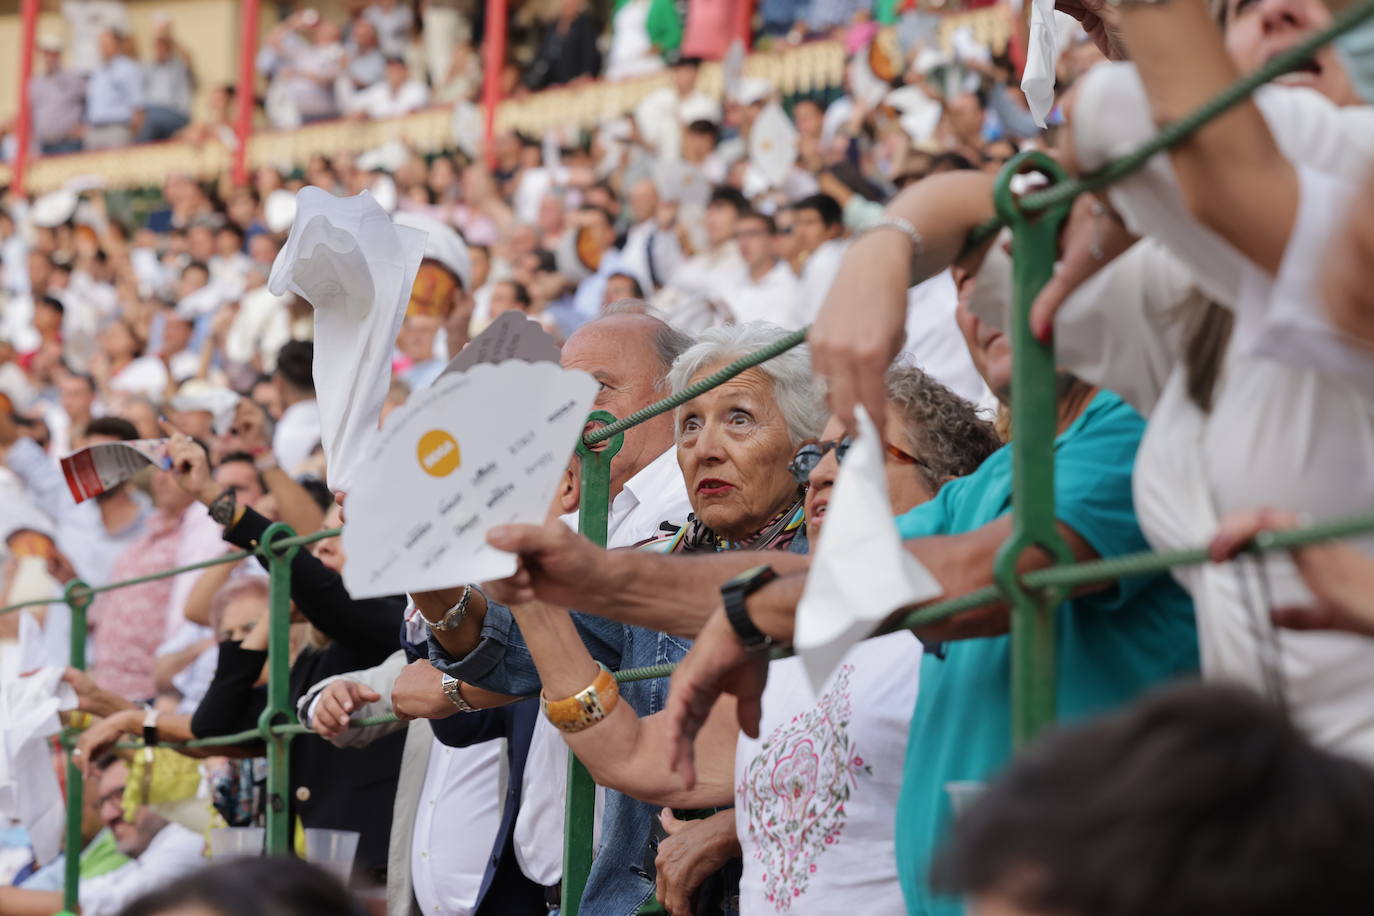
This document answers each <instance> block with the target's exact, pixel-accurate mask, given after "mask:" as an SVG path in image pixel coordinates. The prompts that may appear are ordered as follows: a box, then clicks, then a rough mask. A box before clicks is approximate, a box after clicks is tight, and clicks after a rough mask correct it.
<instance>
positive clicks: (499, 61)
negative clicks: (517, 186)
mask: <svg viewBox="0 0 1374 916" xmlns="http://www.w3.org/2000/svg"><path fill="white" fill-rule="evenodd" d="M482 50H483V51H484V52H485V54H484V55H483V56H484V58H485V61H484V62H483V67H484V71H485V72H484V73H483V76H482V116H483V119H484V123H483V127H482V150H483V154H484V158H485V159H486V162H487V168H488V169H490V170H492V171H495V170H496V143H495V142H494V141H495V136H496V107H497V105H499V104H500V103H501V69H502V68H503V67H504V66H505V63H506V0H487V22H486V34H485V35H484V36H483V37H482Z"/></svg>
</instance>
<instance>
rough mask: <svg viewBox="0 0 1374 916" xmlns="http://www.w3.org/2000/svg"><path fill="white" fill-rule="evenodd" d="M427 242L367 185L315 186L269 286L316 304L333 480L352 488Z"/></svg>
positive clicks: (319, 393)
mask: <svg viewBox="0 0 1374 916" xmlns="http://www.w3.org/2000/svg"><path fill="white" fill-rule="evenodd" d="M424 249H425V233H424V232H421V231H420V230H418V229H412V228H409V227H406V226H396V225H393V224H392V222H391V217H389V216H388V215H387V213H386V211H385V210H383V209H382V207H381V206H380V205H379V204H378V203H377V201H375V200H374V199H373V197H372V195H371V194H370V193H368V192H367V191H364V192H363V193H361V194H359V195H357V196H356V197H334V196H333V195H331V194H329V193H328V192H326V191H323V190H321V189H320V188H315V187H308V188H302V189H301V192H300V193H299V194H297V195H296V218H295V222H293V223H292V224H291V235H290V236H289V237H288V238H287V240H286V245H285V246H283V247H282V250H281V253H280V254H278V255H277V260H276V261H275V262H274V263H273V264H272V275H271V277H270V278H268V287H269V288H270V289H271V291H272V293H273V294H274V295H278V296H280V295H282V294H283V293H285V292H286V291H287V290H290V291H291V292H293V293H295V294H296V295H298V296H300V297H301V298H302V299H304V300H306V301H307V302H309V303H310V304H311V305H312V306H314V309H315V362H314V366H313V371H312V374H313V375H314V377H315V400H316V401H318V402H319V406H320V441H321V442H322V443H323V445H324V454H325V458H326V460H327V461H328V467H329V483H330V486H331V487H332V488H333V489H335V490H345V491H349V490H352V488H353V483H354V479H355V478H354V472H355V468H356V466H357V464H358V461H359V460H360V459H361V458H362V456H363V455H364V454H366V453H367V450H368V444H369V442H370V440H371V438H372V436H373V434H374V433H375V431H376V429H377V419H378V417H379V416H380V415H381V410H382V402H383V401H385V400H386V392H387V386H388V384H389V383H390V381H391V352H392V347H393V345H394V344H395V342H396V334H397V333H398V332H399V331H400V329H401V321H402V320H403V319H404V318H405V308H406V303H407V302H409V300H410V288H411V286H412V285H413V284H414V283H415V274H416V272H417V271H419V269H420V260H421V258H423V257H424Z"/></svg>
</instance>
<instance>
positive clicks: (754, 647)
mask: <svg viewBox="0 0 1374 916" xmlns="http://www.w3.org/2000/svg"><path fill="white" fill-rule="evenodd" d="M777 577H778V574H777V573H776V572H774V571H773V567H771V566H755V567H754V568H753V569H746V570H745V571H744V572H742V573H740V574H739V575H738V576H735V577H734V578H733V579H731V580H730V581H729V582H726V583H725V584H724V585H722V586H721V587H720V597H721V600H722V601H723V602H724V603H725V618H726V619H727V620H729V621H730V627H731V628H732V629H733V630H734V631H735V635H736V636H738V637H739V641H740V643H741V644H743V646H744V648H745V650H746V651H749V652H756V651H758V650H759V649H767V648H769V647H770V646H772V645H773V637H771V636H769V635H767V634H766V633H764V632H763V631H762V630H760V629H759V628H758V627H756V626H754V621H752V620H750V619H749V608H748V606H747V605H746V604H745V601H746V600H747V599H748V597H749V596H750V595H752V594H754V592H756V591H758V590H759V589H761V588H763V587H764V586H765V585H767V584H768V583H769V582H772V581H773V580H774V579H776V578H777Z"/></svg>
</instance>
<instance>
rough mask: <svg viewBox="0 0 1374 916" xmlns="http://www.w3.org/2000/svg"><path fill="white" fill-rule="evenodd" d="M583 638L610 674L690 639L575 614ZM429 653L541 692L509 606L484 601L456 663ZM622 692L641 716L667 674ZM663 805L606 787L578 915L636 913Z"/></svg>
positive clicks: (647, 891)
mask: <svg viewBox="0 0 1374 916" xmlns="http://www.w3.org/2000/svg"><path fill="white" fill-rule="evenodd" d="M788 551H789V552H790V553H806V552H807V543H806V532H805V529H803V530H801V531H799V532H798V533H797V535H796V537H795V538H794V539H793V540H792V543H791V544H790V545H789V546H788ZM572 616H573V621H574V622H575V623H576V624H577V629H578V632H579V634H580V635H581V636H582V641H583V642H584V643H585V644H586V646H587V650H588V651H589V652H591V654H592V657H593V658H595V659H596V660H597V661H599V662H601V663H602V664H604V665H606V667H608V668H610V669H611V670H612V671H615V670H618V669H621V668H639V667H642V666H645V665H657V664H663V663H669V662H678V661H681V659H682V657H683V656H684V655H686V654H687V650H688V649H690V648H691V646H692V643H691V640H687V639H681V638H679V637H676V636H670V635H669V634H667V633H660V632H657V631H655V630H646V629H644V628H643V627H635V626H629V625H627V624H622V623H616V622H615V621H613V620H607V619H605V618H604V617H594V616H592V615H590V614H580V613H574V614H573V615H572ZM429 658H430V661H431V662H433V664H434V666H435V667H436V668H438V669H439V670H440V671H443V672H446V673H447V674H451V675H453V676H454V677H456V678H458V679H459V680H461V681H465V682H467V683H470V684H473V685H475V686H477V687H481V688H482V689H484V690H492V691H495V692H497V693H505V694H511V695H514V696H527V695H529V694H532V693H535V692H536V691H538V690H539V686H540V685H539V673H538V671H536V670H535V667H534V659H533V657H531V655H530V651H529V648H528V647H527V646H526V645H525V640H524V637H523V636H522V635H521V633H520V628H519V626H518V625H517V624H516V622H515V618H514V617H513V616H512V615H511V612H510V610H509V609H508V608H506V607H503V606H501V605H499V604H496V603H495V602H491V601H488V603H487V615H486V619H485V621H484V622H483V624H482V638H481V641H480V642H479V643H478V645H477V647H476V648H475V649H473V651H472V652H470V653H469V654H468V655H467V656H465V657H464V658H462V659H458V660H455V659H454V658H453V657H452V656H450V655H449V654H448V653H447V652H445V651H444V649H443V646H441V645H439V643H438V641H437V640H435V639H434V637H433V636H430V640H429ZM620 696H621V698H622V699H624V700H625V701H626V702H627V703H629V704H630V707H631V708H632V709H633V710H634V711H635V712H636V713H637V714H638V715H639V716H640V717H641V718H643V717H645V716H650V715H653V714H654V713H656V712H659V711H660V710H662V709H663V707H664V705H665V704H666V703H667V700H668V679H667V678H655V679H653V680H648V681H634V682H631V683H628V684H622V685H621V686H620ZM661 808H662V806H661V805H649V804H645V803H644V802H641V801H637V800H635V799H633V798H631V797H629V796H628V795H624V794H622V793H620V792H616V791H614V790H611V789H607V790H606V807H605V810H604V812H603V815H602V821H601V848H600V849H599V850H598V852H597V854H596V858H595V859H593V860H592V871H591V874H590V875H589V876H588V878H587V888H586V891H585V892H584V893H583V896H582V912H584V913H589V914H595V916H633V914H634V913H635V911H636V910H638V909H639V908H640V907H641V906H642V905H643V904H644V903H645V901H647V900H648V899H649V898H650V897H651V896H653V893H654V880H653V877H652V876H651V875H646V874H645V872H644V864H645V861H646V857H647V859H648V861H652V859H653V857H652V856H650V855H648V851H649V842H650V839H649V836H650V830H651V825H652V824H653V822H654V819H655V818H656V817H658V812H659V810H660V809H661Z"/></svg>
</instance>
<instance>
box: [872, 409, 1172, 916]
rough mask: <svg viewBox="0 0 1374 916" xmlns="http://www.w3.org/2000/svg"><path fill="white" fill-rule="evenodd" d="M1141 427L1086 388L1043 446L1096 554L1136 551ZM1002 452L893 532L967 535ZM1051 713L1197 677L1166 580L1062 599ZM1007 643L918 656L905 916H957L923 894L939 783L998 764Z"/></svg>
mask: <svg viewBox="0 0 1374 916" xmlns="http://www.w3.org/2000/svg"><path fill="white" fill-rule="evenodd" d="M1144 430H1145V421H1144V420H1142V419H1141V417H1140V415H1139V414H1137V413H1136V412H1135V411H1134V410H1133V409H1132V408H1131V407H1130V406H1129V405H1127V404H1126V402H1125V401H1123V400H1121V398H1119V397H1117V396H1116V395H1115V394H1112V393H1110V392H1105V391H1104V392H1101V393H1099V394H1098V395H1097V396H1096V397H1095V398H1094V399H1093V401H1092V403H1091V404H1089V405H1088V409H1087V410H1086V411H1084V412H1083V414H1082V416H1080V417H1079V418H1078V419H1077V420H1075V421H1074V423H1073V425H1072V426H1070V427H1069V428H1068V429H1067V430H1065V431H1064V432H1063V433H1062V434H1061V435H1060V436H1059V438H1058V439H1056V440H1055V450H1054V463H1055V468H1054V475H1055V476H1054V479H1055V515H1056V517H1057V518H1058V519H1059V520H1060V521H1061V522H1062V523H1063V524H1065V525H1067V526H1068V527H1070V528H1071V529H1073V530H1074V531H1075V532H1077V533H1078V534H1079V535H1080V536H1081V537H1083V538H1084V539H1085V540H1086V541H1087V542H1088V543H1089V544H1091V545H1092V547H1093V548H1094V549H1095V550H1096V551H1097V553H1098V554H1099V555H1100V556H1103V557H1111V556H1118V555H1121V554H1126V553H1133V552H1136V551H1140V550H1147V549H1148V545H1147V544H1146V542H1145V537H1144V535H1143V534H1141V532H1140V526H1139V524H1138V523H1137V522H1136V517H1135V508H1134V503H1133V501H1132V498H1131V469H1132V467H1133V466H1134V464H1135V453H1136V448H1137V446H1138V445H1139V444H1140V437H1141V434H1142V433H1143V432H1144ZM1011 476H1012V469H1011V449H1010V448H1003V449H1001V450H1000V451H998V452H996V453H994V454H993V455H991V456H989V457H988V459H987V460H986V461H984V462H983V464H982V466H981V467H979V468H978V470H977V471H975V472H974V473H973V474H970V475H969V476H968V477H964V478H960V479H959V480H955V481H952V482H950V483H948V484H946V485H945V486H944V487H943V488H942V489H941V490H940V493H939V495H938V496H937V497H936V498H935V499H933V500H931V501H930V502H928V503H925V504H924V505H921V506H917V507H916V508H915V509H913V510H911V511H910V512H908V513H906V514H905V515H903V516H901V517H899V518H898V519H897V525H898V528H899V529H900V531H901V533H902V537H904V538H918V537H925V536H928V535H940V534H959V533H962V532H966V531H972V530H974V529H976V528H979V527H981V526H983V525H985V524H987V523H988V522H991V521H993V520H994V519H996V518H998V517H999V516H1002V515H1005V514H1007V513H1008V512H1010V511H1011ZM1056 626H1057V632H1056V642H1057V645H1058V663H1057V664H1058V691H1059V716H1060V718H1061V719H1062V720H1073V719H1078V718H1082V717H1084V716H1088V715H1091V714H1093V713H1096V712H1100V711H1104V710H1108V709H1111V708H1113V707H1116V706H1120V705H1121V704H1123V703H1126V702H1128V701H1129V700H1131V699H1132V698H1133V697H1135V696H1136V695H1138V694H1139V693H1141V692H1142V691H1144V690H1146V689H1147V688H1149V687H1150V686H1152V685H1154V684H1157V683H1159V682H1161V681H1164V680H1166V679H1168V678H1172V677H1178V676H1181V675H1190V674H1195V673H1196V672H1197V670H1198V648H1197V627H1196V623H1195V621H1194V618H1193V603H1192V601H1191V600H1190V599H1189V597H1188V595H1187V594H1186V593H1185V592H1184V591H1183V589H1181V588H1180V587H1179V586H1178V584H1177V583H1175V582H1174V581H1173V579H1171V578H1170V577H1169V576H1167V575H1153V576H1137V577H1134V578H1130V579H1123V580H1121V581H1120V582H1119V583H1118V584H1117V585H1116V586H1115V587H1114V588H1112V589H1110V590H1108V591H1102V592H1098V593H1095V594H1093V595H1087V596H1084V597H1080V598H1075V599H1073V600H1072V601H1066V602H1064V603H1063V604H1062V605H1060V607H1059V614H1058V617H1057V618H1056ZM1010 681H1011V638H1010V637H1009V636H999V637H993V638H989V639H969V640H961V641H959V642H954V643H947V644H946V645H945V657H944V658H943V659H940V658H937V657H935V656H934V655H932V654H929V653H927V654H926V655H925V657H924V658H923V659H922V660H921V689H920V692H919V693H918V694H917V699H916V710H915V713H914V714H913V716H912V719H911V734H910V738H909V739H908V743H907V751H906V767H905V772H904V774H903V778H902V791H901V797H900V799H899V801H898V804H897V871H898V874H899V876H900V878H901V883H902V891H903V893H904V894H905V896H906V904H907V910H908V911H909V912H910V913H912V914H919V916H936V914H938V916H946V914H958V913H960V912H962V907H961V905H960V903H959V902H958V901H957V900H950V899H947V898H933V897H932V896H931V894H930V888H929V874H930V864H931V861H932V859H933V857H934V854H935V852H936V850H937V849H938V847H939V844H940V842H941V841H942V840H943V838H944V837H945V835H946V833H947V831H948V829H949V823H950V818H951V813H952V812H951V808H950V802H949V798H948V796H947V794H946V792H945V784H946V783H947V782H950V781H954V780H977V781H985V780H987V779H989V778H990V777H992V776H994V775H995V774H996V773H997V771H998V770H999V769H1001V767H1002V766H1004V765H1005V764H1006V763H1008V762H1009V761H1010V759H1011V756H1012V747H1011V701H1010Z"/></svg>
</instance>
